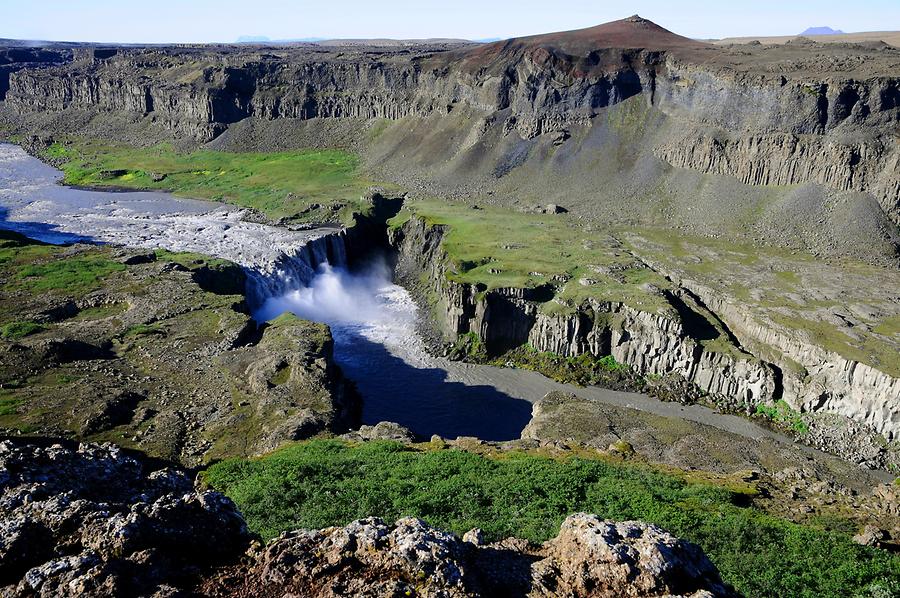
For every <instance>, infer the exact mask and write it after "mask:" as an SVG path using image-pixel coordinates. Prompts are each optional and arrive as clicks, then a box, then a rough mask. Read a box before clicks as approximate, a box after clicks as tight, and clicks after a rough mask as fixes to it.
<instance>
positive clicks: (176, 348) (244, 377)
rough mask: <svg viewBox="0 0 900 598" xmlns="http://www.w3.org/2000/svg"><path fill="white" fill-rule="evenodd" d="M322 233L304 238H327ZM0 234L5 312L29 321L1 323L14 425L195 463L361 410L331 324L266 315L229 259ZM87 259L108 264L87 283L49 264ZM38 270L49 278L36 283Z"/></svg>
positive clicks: (0, 306)
mask: <svg viewBox="0 0 900 598" xmlns="http://www.w3.org/2000/svg"><path fill="white" fill-rule="evenodd" d="M326 242H327V241H322V243H323V245H322V249H320V250H308V251H309V252H311V254H314V253H315V252H316V251H322V252H324V251H325V250H324V247H325V245H324V243H326ZM0 247H2V248H3V250H4V251H5V252H6V255H7V256H10V257H11V261H10V262H8V263H5V264H4V265H3V267H2V268H0V279H2V280H3V284H4V289H5V290H4V294H3V297H2V298H0V314H2V321H3V323H4V326H7V325H8V324H9V323H10V322H12V323H13V324H15V323H19V324H20V325H24V326H25V328H24V329H23V332H16V333H9V334H8V333H7V331H6V328H4V332H3V335H2V337H3V338H2V339H0V379H2V380H3V381H4V386H5V388H4V393H3V401H4V403H3V404H4V406H5V407H4V410H3V413H2V415H0V429H2V430H3V431H4V432H5V433H7V434H22V433H31V434H34V433H38V434H42V435H46V436H58V437H70V438H71V437H74V438H78V439H97V438H102V439H111V438H112V439H115V440H116V441H117V442H118V443H120V444H122V445H125V446H128V447H133V448H139V449H141V450H143V451H145V452H147V453H149V454H151V455H154V456H157V457H164V458H167V459H170V460H173V461H177V462H181V463H184V464H188V465H196V464H197V463H200V462H202V461H205V460H208V459H211V458H221V457H226V456H234V455H249V454H254V453H259V452H263V451H269V450H272V449H274V448H276V447H277V446H278V445H279V444H281V443H283V442H285V441H289V440H297V439H299V438H306V437H309V436H312V435H315V434H317V433H319V432H322V431H325V430H329V431H330V430H335V431H343V430H345V429H347V428H349V427H350V426H352V425H353V424H355V423H356V421H357V419H358V416H359V407H360V401H359V397H358V396H357V395H356V394H355V391H354V390H353V388H352V386H351V385H349V384H348V383H347V382H346V380H345V379H344V378H343V375H342V374H341V371H340V369H339V368H338V367H337V365H336V364H335V363H334V358H333V357H334V356H333V340H332V338H331V333H330V331H329V329H328V327H327V326H325V325H323V324H315V323H312V322H306V321H302V320H299V319H298V318H294V317H292V316H282V317H280V318H278V319H276V320H275V321H273V322H270V323H268V324H266V325H264V326H258V325H257V323H256V322H255V321H254V320H253V319H252V317H251V316H250V314H249V310H248V308H247V305H246V303H245V301H244V289H245V286H244V285H245V275H244V272H243V271H242V270H241V269H240V268H239V267H237V266H236V265H234V264H232V263H229V262H224V261H219V260H212V259H209V258H202V257H200V256H197V255H196V254H177V253H168V252H159V253H155V252H150V253H147V252H144V253H141V252H136V251H134V250H122V249H112V248H109V247H106V248H99V247H96V246H86V245H73V246H68V247H52V246H47V245H43V244H40V243H37V242H34V241H29V240H27V239H25V238H24V237H21V236H20V235H16V234H15V233H10V232H8V231H0ZM322 255H325V253H323V254H322ZM306 267H307V268H309V264H307V266H306ZM91 268H94V269H96V270H93V271H98V272H101V273H105V275H104V276H102V277H101V275H100V274H98V277H99V278H97V279H92V278H90V277H88V279H87V280H88V281H89V283H90V284H82V285H81V286H79V285H77V284H76V285H68V284H64V285H62V286H53V282H52V281H51V282H49V283H48V282H47V281H45V280H43V279H41V278H40V273H42V272H59V271H62V272H69V271H71V272H81V273H82V274H83V273H84V271H85V269H91ZM23 272H30V273H31V278H27V277H24V275H23ZM35 273H37V274H35ZM86 276H89V275H86ZM23 280H24V282H23ZM35 281H37V282H35ZM41 283H43V284H49V285H50V287H49V288H48V289H45V290H42V291H40V292H36V291H35V290H34V289H33V288H32V287H31V286H29V285H31V284H41ZM25 380H28V383H21V382H20V383H16V381H25Z"/></svg>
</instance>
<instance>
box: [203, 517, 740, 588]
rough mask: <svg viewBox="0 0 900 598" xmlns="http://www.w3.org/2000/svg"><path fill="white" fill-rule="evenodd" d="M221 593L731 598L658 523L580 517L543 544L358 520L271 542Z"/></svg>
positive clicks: (693, 549)
mask: <svg viewBox="0 0 900 598" xmlns="http://www.w3.org/2000/svg"><path fill="white" fill-rule="evenodd" d="M206 590H207V591H208V592H209V593H211V594H213V595H216V596H317V597H319V596H321V597H326V596H327V597H331V596H397V597H400V596H426V597H427V596H433V597H447V598H450V597H463V596H535V597H536V596H609V597H613V596H616V597H619V596H621V597H626V596H635V597H636V596H694V597H698V598H699V597H701V596H728V595H731V594H730V592H729V590H728V589H727V588H726V587H725V586H724V585H723V584H722V581H721V579H720V578H719V574H718V572H717V571H716V569H715V567H714V566H713V565H712V563H711V562H710V561H709V559H708V558H707V557H706V556H705V555H704V554H703V551H702V550H701V549H700V548H699V547H697V546H695V545H693V544H690V543H688V542H685V541H683V540H679V539H678V538H675V537H674V536H672V535H671V534H669V533H667V532H665V531H663V530H661V529H660V528H658V527H656V526H654V525H648V524H646V523H642V522H638V521H626V522H622V523H615V522H611V521H604V520H602V519H600V518H598V517H597V516H595V515H588V514H585V513H577V514H575V515H572V516H570V517H568V518H567V519H566V520H565V522H563V524H562V528H561V529H560V532H559V535H558V536H557V537H556V538H554V539H552V540H550V541H548V542H546V543H545V544H543V545H541V546H538V545H534V544H530V543H528V542H526V541H524V540H517V539H515V538H509V539H506V540H503V541H501V542H497V543H495V544H483V543H482V540H481V534H480V532H479V530H472V531H471V532H469V533H467V534H466V535H465V537H464V539H462V540H461V539H460V538H458V537H457V536H455V535H453V534H449V533H447V532H442V531H440V530H437V529H434V528H433V527H431V526H429V525H428V524H426V523H425V522H424V521H422V520H420V519H415V518H412V517H408V518H404V519H400V520H399V521H397V522H396V523H394V524H389V523H385V522H384V521H382V520H381V519H378V518H374V517H373V518H369V519H361V520H358V521H354V522H352V523H350V524H348V525H347V526H345V527H334V528H328V529H323V530H318V531H295V532H289V533H286V534H282V535H281V536H280V537H279V538H277V539H275V540H273V541H272V542H271V543H270V544H269V545H268V546H267V547H266V548H265V549H264V550H263V551H262V552H261V553H260V554H259V556H258V557H257V560H256V562H255V563H254V564H253V565H252V566H251V567H249V570H247V572H246V573H245V574H243V575H240V574H239V575H236V576H235V575H232V576H230V577H228V576H225V577H223V578H222V579H220V580H218V581H217V582H216V581H214V582H211V583H209V584H208V585H207V586H206Z"/></svg>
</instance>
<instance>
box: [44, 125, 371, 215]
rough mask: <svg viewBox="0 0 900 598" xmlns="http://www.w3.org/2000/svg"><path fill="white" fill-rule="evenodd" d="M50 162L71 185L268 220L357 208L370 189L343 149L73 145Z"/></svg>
mask: <svg viewBox="0 0 900 598" xmlns="http://www.w3.org/2000/svg"><path fill="white" fill-rule="evenodd" d="M47 155H48V157H54V158H57V159H64V160H67V161H66V162H65V163H64V164H63V165H62V170H63V172H64V173H65V182H66V183H68V184H71V185H86V186H120V187H130V188H135V189H159V190H166V191H171V192H172V193H174V194H176V195H181V196H185V197H194V198H199V199H209V200H214V201H222V202H226V203H231V204H235V205H239V206H243V207H248V208H254V209H257V210H260V211H262V212H264V213H265V214H267V215H269V216H270V217H273V218H281V217H293V216H296V215H297V214H301V213H303V212H305V211H309V210H310V208H311V206H314V204H318V205H319V206H331V205H334V204H356V203H358V201H359V198H360V195H361V194H362V193H363V192H364V191H365V189H366V187H368V186H369V185H370V183H369V182H368V181H366V180H364V179H363V178H362V177H361V175H360V174H359V172H358V159H357V158H356V156H354V155H353V154H350V153H348V152H344V151H340V150H299V151H290V152H273V153H230V152H216V151H209V150H200V151H195V152H190V153H181V152H177V151H175V150H174V149H173V148H172V147H170V146H167V145H159V146H156V147H152V148H135V147H130V146H126V145H112V144H106V143H100V142H93V141H84V140H72V141H70V142H69V143H68V144H67V145H62V144H60V143H56V144H54V145H52V146H51V147H50V148H49V149H48V150H47ZM308 215H309V216H310V217H314V216H315V215H317V212H316V211H315V209H313V213H310V214H308Z"/></svg>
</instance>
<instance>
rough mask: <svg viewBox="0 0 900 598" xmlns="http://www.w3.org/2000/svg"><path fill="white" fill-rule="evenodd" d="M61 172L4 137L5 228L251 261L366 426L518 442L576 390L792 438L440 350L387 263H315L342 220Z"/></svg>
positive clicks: (262, 286)
mask: <svg viewBox="0 0 900 598" xmlns="http://www.w3.org/2000/svg"><path fill="white" fill-rule="evenodd" d="M60 177H61V173H60V172H59V171H58V170H56V169H54V168H52V167H50V166H48V165H46V164H44V163H42V162H40V161H39V160H37V159H35V158H33V157H31V156H29V155H28V154H26V153H25V152H24V151H23V150H22V149H21V148H19V147H17V146H15V145H10V144H0V228H7V229H12V230H16V231H19V232H21V233H23V234H25V235H27V236H30V237H32V238H35V239H39V240H42V241H46V242H50V243H67V242H74V241H87V242H99V243H116V244H122V245H126V246H130V247H136V248H164V249H169V250H173V251H195V252H200V253H205V254H208V255H213V256H215V257H221V258H225V259H229V260H232V261H234V262H236V263H238V264H240V265H241V266H243V267H244V268H245V269H246V270H247V271H248V272H249V273H250V275H251V276H250V283H249V288H248V297H249V298H250V299H251V300H250V304H251V306H252V308H253V313H254V317H255V318H256V319H257V320H258V321H264V320H267V319H270V318H273V317H275V316H277V315H279V314H280V313H282V312H283V311H292V312H294V313H296V314H297V315H299V316H301V317H304V318H308V319H311V320H315V321H320V322H325V323H327V324H329V325H330V326H331V327H332V331H333V334H334V339H335V359H336V361H337V362H338V364H339V365H340V366H341V368H342V370H343V371H344V373H345V374H346V376H347V377H348V378H350V379H351V380H353V381H354V382H355V383H356V385H357V387H358V389H359V391H360V393H361V394H362V396H363V400H364V408H363V420H364V423H376V422H378V421H383V420H387V421H394V422H397V423H399V424H401V425H404V426H407V427H409V428H411V429H412V430H413V431H415V432H416V433H418V434H420V435H423V436H430V435H431V434H439V435H441V436H444V437H447V438H455V437H457V436H476V437H479V438H482V439H485V440H509V439H514V438H518V437H519V434H520V432H521V431H522V428H524V426H525V425H526V424H527V423H528V420H529V418H530V414H531V404H532V403H534V402H535V401H537V400H538V399H540V398H541V397H543V396H544V395H545V394H546V393H548V392H550V391H551V390H565V391H568V392H574V393H576V394H579V395H582V396H586V397H589V398H592V399H596V400H599V401H602V402H604V403H607V404H611V405H616V406H621V407H631V408H634V409H639V410H642V411H646V412H650V413H653V414H657V415H662V416H670V417H679V418H683V419H686V420H691V421H695V422H699V423H703V424H707V425H711V426H714V427H716V428H719V429H722V430H726V431H729V432H733V433H736V434H740V435H742V436H745V437H750V438H762V437H771V438H776V439H778V440H781V441H784V442H790V440H789V439H787V438H785V437H783V436H781V435H779V434H777V433H775V432H772V431H771V430H768V429H766V428H763V427H760V426H758V425H756V424H754V423H753V422H751V421H749V420H747V419H744V418H741V417H737V416H732V415H724V414H720V413H717V412H715V411H713V410H711V409H708V408H706V407H702V406H699V405H694V406H683V405H680V404H677V403H665V402H661V401H658V400H656V399H653V398H651V397H649V396H646V395H642V394H638V393H627V392H617V391H611V390H606V389H601V388H577V387H572V386H566V385H563V384H558V383H556V382H554V381H552V380H549V379H547V378H545V377H543V376H541V375H539V374H536V373H534V372H528V371H521V370H513V369H507V368H497V367H490V366H475V365H469V364H463V363H458V362H453V361H450V360H447V359H443V358H440V357H436V356H433V355H430V354H429V353H428V352H427V351H426V350H425V344H424V342H423V340H422V339H421V338H420V336H419V335H418V333H417V331H416V330H417V327H416V319H417V318H418V317H420V316H419V314H418V311H417V307H416V304H415V303H414V302H413V300H412V298H411V297H410V295H409V293H408V292H407V291H406V290H405V289H403V288H402V287H400V286H398V285H395V284H393V283H392V282H391V279H390V272H389V271H388V270H387V269H386V268H385V267H384V266H383V265H382V264H379V263H377V262H376V263H373V264H370V265H369V266H368V267H366V268H365V269H363V270H358V271H349V270H347V269H346V268H345V267H343V264H341V263H321V264H316V265H314V267H311V266H310V265H309V264H308V263H307V261H308V260H307V261H304V257H303V252H302V251H301V250H302V248H303V247H304V245H306V244H307V243H309V242H310V241H311V240H313V239H316V238H318V237H322V236H323V235H329V234H332V233H334V232H335V229H333V228H322V229H315V230H310V231H290V230H287V229H285V228H280V227H275V226H268V225H265V224H259V223H254V222H247V221H246V220H245V219H244V218H245V216H246V212H245V211H242V210H240V209H239V208H235V207H232V206H225V205H222V204H217V203H211V202H205V201H198V200H190V199H182V198H177V197H174V196H171V195H169V194H166V193H161V192H119V191H117V192H108V191H96V190H84V189H75V188H70V187H65V186H62V185H60V184H59V183H58V181H59V179H60ZM338 253H339V252H337V251H335V252H332V251H329V252H328V255H331V256H337V254H338ZM332 261H336V262H340V261H341V260H340V258H339V257H333V258H332ZM286 264H287V267H286Z"/></svg>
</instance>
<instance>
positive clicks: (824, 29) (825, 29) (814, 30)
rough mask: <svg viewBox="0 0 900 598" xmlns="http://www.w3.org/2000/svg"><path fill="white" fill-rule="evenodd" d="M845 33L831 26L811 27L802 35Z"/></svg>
mask: <svg viewBox="0 0 900 598" xmlns="http://www.w3.org/2000/svg"><path fill="white" fill-rule="evenodd" d="M841 33H843V31H841V30H840V29H832V28H831V27H810V28H809V29H807V30H806V31H804V32H803V33H801V34H800V35H840V34H841Z"/></svg>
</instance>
